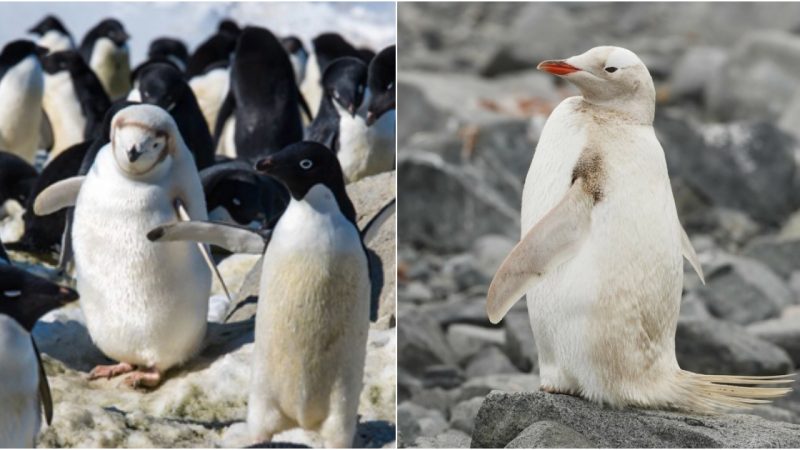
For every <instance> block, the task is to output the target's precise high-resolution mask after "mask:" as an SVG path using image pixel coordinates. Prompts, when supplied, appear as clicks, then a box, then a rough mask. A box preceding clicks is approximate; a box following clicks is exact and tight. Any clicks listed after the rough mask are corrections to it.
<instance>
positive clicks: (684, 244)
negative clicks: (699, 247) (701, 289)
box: [680, 227, 706, 284]
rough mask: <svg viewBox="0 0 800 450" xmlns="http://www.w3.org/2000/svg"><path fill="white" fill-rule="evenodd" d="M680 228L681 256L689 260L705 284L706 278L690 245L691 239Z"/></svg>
mask: <svg viewBox="0 0 800 450" xmlns="http://www.w3.org/2000/svg"><path fill="white" fill-rule="evenodd" d="M680 228H681V250H682V252H683V257H684V258H686V260H687V261H689V264H691V266H692V268H693V269H694V271H695V272H696V273H697V275H698V276H699V277H700V281H702V282H703V284H706V278H705V277H704V276H703V266H701V265H700V261H699V260H698V259H697V253H696V252H695V251H694V247H693V246H692V241H691V240H689V235H688V234H686V230H684V229H683V227H680Z"/></svg>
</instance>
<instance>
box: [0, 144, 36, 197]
mask: <svg viewBox="0 0 800 450" xmlns="http://www.w3.org/2000/svg"><path fill="white" fill-rule="evenodd" d="M38 176H39V174H38V173H37V172H36V169H34V168H33V166H32V165H30V164H28V162H27V161H25V160H24V159H22V158H20V157H19V156H17V155H15V154H13V153H9V152H4V151H0V204H2V203H4V202H5V201H6V200H9V199H14V200H16V201H18V202H19V203H20V204H21V205H25V202H26V201H27V199H28V196H29V195H30V192H31V189H32V188H33V185H34V183H35V182H36V178H37V177H38Z"/></svg>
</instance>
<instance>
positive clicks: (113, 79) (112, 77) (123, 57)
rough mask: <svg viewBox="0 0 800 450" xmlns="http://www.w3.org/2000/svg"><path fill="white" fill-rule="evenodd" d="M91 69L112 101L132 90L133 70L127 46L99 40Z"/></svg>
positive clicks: (90, 65)
mask: <svg viewBox="0 0 800 450" xmlns="http://www.w3.org/2000/svg"><path fill="white" fill-rule="evenodd" d="M89 67H91V68H92V70H93V71H94V73H96V74H97V78H99V79H100V83H101V84H102V85H103V88H104V89H105V90H106V92H107V93H108V96H109V97H111V100H115V99H118V98H120V97H122V96H124V95H126V94H127V93H128V91H129V90H130V88H131V80H130V75H131V68H130V60H129V55H128V45H127V44H123V45H122V46H120V47H118V46H117V45H116V44H114V41H112V40H111V39H109V38H107V37H101V38H99V39H97V41H95V43H94V48H93V49H92V58H91V60H90V61H89Z"/></svg>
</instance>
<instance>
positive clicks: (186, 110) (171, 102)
mask: <svg viewBox="0 0 800 450" xmlns="http://www.w3.org/2000/svg"><path fill="white" fill-rule="evenodd" d="M139 94H140V95H141V100H142V102H143V103H150V104H154V105H158V106H160V107H162V108H164V109H166V110H167V111H168V112H169V113H170V114H171V115H172V118H173V119H175V122H176V123H177V124H178V129H179V130H180V132H181V135H182V136H183V139H184V141H185V142H186V146H187V147H189V150H190V151H191V152H192V156H194V160H195V164H196V165H197V169H198V170H203V169H205V168H206V167H209V166H211V165H212V164H214V140H213V139H212V138H211V133H210V131H209V129H208V126H207V124H206V121H205V118H204V117H203V113H202V111H200V106H199V105H198V104H197V99H196V98H195V96H194V93H193V92H192V89H191V88H190V87H189V84H188V83H187V82H186V80H184V78H183V74H182V73H181V72H180V71H179V70H178V69H177V68H175V66H172V65H169V64H166V63H160V62H156V63H152V64H149V65H148V66H147V67H145V68H144V69H142V72H141V74H140V76H139Z"/></svg>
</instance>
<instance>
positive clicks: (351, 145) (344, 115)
mask: <svg viewBox="0 0 800 450" xmlns="http://www.w3.org/2000/svg"><path fill="white" fill-rule="evenodd" d="M333 104H334V105H335V106H336V110H337V111H338V112H339V136H338V139H339V152H338V154H337V156H338V157H339V164H341V166H342V172H343V173H344V178H345V181H346V182H348V183H352V182H354V181H358V180H360V179H361V178H364V177H366V176H368V175H371V173H370V167H371V162H372V142H371V140H372V137H373V136H372V135H371V134H370V133H369V130H368V128H367V122H366V121H365V120H364V118H363V117H361V116H359V115H357V114H356V115H355V116H351V115H350V113H349V112H347V111H346V110H345V109H344V108H342V107H341V106H339V104H338V103H336V102H335V101H334V102H333Z"/></svg>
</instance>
